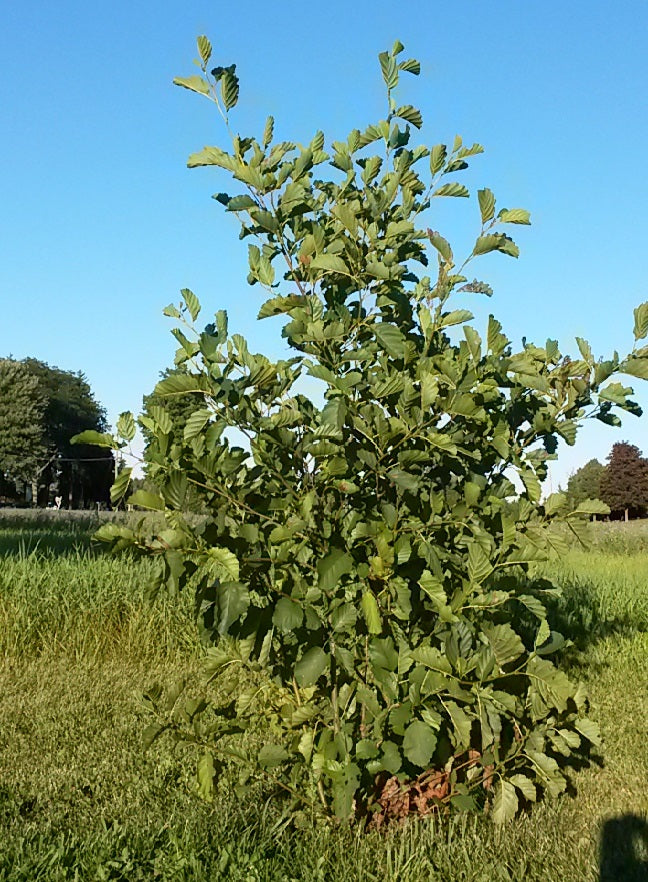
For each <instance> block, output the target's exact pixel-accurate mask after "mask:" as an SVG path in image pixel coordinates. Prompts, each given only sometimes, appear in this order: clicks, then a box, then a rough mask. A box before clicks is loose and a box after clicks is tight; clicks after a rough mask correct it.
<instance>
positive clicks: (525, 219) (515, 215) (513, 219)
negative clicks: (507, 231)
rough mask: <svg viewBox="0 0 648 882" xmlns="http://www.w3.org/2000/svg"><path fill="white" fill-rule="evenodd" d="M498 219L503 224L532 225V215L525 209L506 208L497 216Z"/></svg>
mask: <svg viewBox="0 0 648 882" xmlns="http://www.w3.org/2000/svg"><path fill="white" fill-rule="evenodd" d="M497 219H498V220H499V221H500V223H503V224H530V223H531V215H530V213H529V212H528V211H527V210H526V209H524V208H505V209H502V211H500V213H499V214H498V215H497Z"/></svg>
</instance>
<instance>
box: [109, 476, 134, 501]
mask: <svg viewBox="0 0 648 882" xmlns="http://www.w3.org/2000/svg"><path fill="white" fill-rule="evenodd" d="M132 472H133V470H132V469H131V468H126V469H123V470H122V471H121V472H120V473H119V474H118V475H117V477H116V478H115V481H114V483H113V485H112V487H111V488H110V501H111V502H112V503H113V505H115V504H116V503H118V502H119V501H120V500H121V499H122V498H123V497H124V496H125V495H126V492H127V490H128V487H129V485H130V480H131V474H132Z"/></svg>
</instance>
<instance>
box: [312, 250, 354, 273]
mask: <svg viewBox="0 0 648 882" xmlns="http://www.w3.org/2000/svg"><path fill="white" fill-rule="evenodd" d="M310 267H311V269H319V270H324V271H325V272H329V273H342V275H345V276H348V275H350V272H349V267H348V266H347V265H346V263H345V262H344V261H343V260H342V258H341V257H338V256H337V254H318V255H317V257H314V258H313V259H312V260H311V262H310Z"/></svg>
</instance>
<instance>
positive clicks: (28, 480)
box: [0, 358, 46, 498]
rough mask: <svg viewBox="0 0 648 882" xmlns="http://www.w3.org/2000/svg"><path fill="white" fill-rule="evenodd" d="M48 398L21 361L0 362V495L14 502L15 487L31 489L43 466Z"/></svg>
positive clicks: (6, 360)
mask: <svg viewBox="0 0 648 882" xmlns="http://www.w3.org/2000/svg"><path fill="white" fill-rule="evenodd" d="M45 405H46V397H45V394H44V392H43V390H42V388H41V385H40V383H39V382H38V379H37V378H36V377H35V376H34V375H33V374H32V373H31V372H30V370H29V369H28V368H27V367H26V365H25V364H23V363H22V362H20V361H15V360H14V359H12V358H3V359H0V479H1V481H2V486H1V487H0V493H2V495H3V496H6V495H9V496H11V497H12V498H13V497H15V494H16V485H18V486H19V487H21V489H22V486H23V485H24V486H31V484H32V482H33V481H35V480H36V479H37V475H38V472H39V469H41V468H42V466H43V460H44V459H45V454H46V446H45V443H44V424H43V413H44V409H45Z"/></svg>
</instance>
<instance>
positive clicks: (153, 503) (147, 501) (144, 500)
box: [128, 490, 164, 511]
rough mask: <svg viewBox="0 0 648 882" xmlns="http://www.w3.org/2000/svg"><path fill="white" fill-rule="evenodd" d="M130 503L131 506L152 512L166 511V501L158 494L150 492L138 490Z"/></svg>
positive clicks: (130, 498)
mask: <svg viewBox="0 0 648 882" xmlns="http://www.w3.org/2000/svg"><path fill="white" fill-rule="evenodd" d="M128 502H129V504H130V505H138V506H140V508H148V509H150V510H151V511H164V499H162V497H161V496H158V495H157V493H149V492H148V490H136V491H135V492H134V493H133V494H132V495H131V496H130V497H129V499H128Z"/></svg>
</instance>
